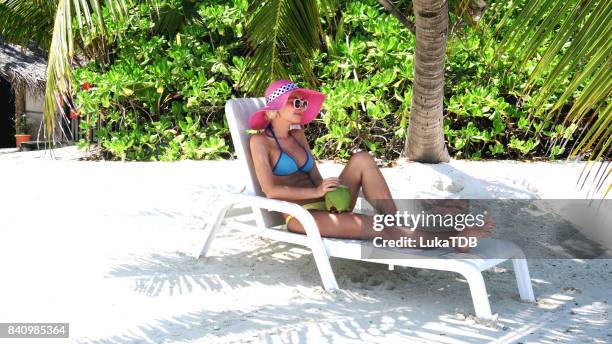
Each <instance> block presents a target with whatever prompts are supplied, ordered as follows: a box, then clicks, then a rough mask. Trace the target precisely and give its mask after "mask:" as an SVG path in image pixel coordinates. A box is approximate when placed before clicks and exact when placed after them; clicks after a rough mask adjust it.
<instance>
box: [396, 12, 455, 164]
mask: <svg viewBox="0 0 612 344" xmlns="http://www.w3.org/2000/svg"><path fill="white" fill-rule="evenodd" d="M412 4H413V8H414V15H415V19H416V47H415V52H414V83H413V87H412V105H411V107H410V123H409V126H408V137H407V139H406V145H405V147H404V155H405V156H406V157H407V158H408V159H410V160H415V161H420V162H428V163H438V162H447V161H448V160H449V156H448V151H447V150H446V145H445V144H444V130H443V113H442V110H443V104H444V56H445V54H446V34H447V29H448V2H447V1H446V0H413V1H412Z"/></svg>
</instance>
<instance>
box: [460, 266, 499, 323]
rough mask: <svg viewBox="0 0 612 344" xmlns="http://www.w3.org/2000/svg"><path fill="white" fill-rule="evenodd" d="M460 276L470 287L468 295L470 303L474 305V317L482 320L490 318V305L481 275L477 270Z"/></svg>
mask: <svg viewBox="0 0 612 344" xmlns="http://www.w3.org/2000/svg"><path fill="white" fill-rule="evenodd" d="M462 275H463V276H464V277H465V279H466V280H467V282H468V284H469V286H470V293H471V294H472V302H473V303H474V311H475V312H476V316H477V317H479V318H484V319H490V318H492V317H493V315H492V314H491V305H490V304H489V297H488V296H487V288H486V286H485V283H484V279H483V278H482V273H481V272H480V271H478V270H471V271H467V272H465V273H463V274H462Z"/></svg>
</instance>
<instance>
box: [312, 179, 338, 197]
mask: <svg viewBox="0 0 612 344" xmlns="http://www.w3.org/2000/svg"><path fill="white" fill-rule="evenodd" d="M339 184H340V178H337V177H330V178H325V179H323V181H322V182H321V184H320V185H319V186H317V197H323V196H325V194H326V193H327V192H329V191H333V190H335V189H336V187H337V186H338V185H339Z"/></svg>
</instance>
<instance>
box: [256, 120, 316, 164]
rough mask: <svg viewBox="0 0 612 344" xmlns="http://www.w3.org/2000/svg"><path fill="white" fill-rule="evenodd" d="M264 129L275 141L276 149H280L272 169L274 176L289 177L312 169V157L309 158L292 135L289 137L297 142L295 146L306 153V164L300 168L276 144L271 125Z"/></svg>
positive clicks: (306, 151)
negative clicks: (267, 130)
mask: <svg viewBox="0 0 612 344" xmlns="http://www.w3.org/2000/svg"><path fill="white" fill-rule="evenodd" d="M266 129H269V130H270V132H271V133H272V137H273V138H274V141H276V144H277V145H278V149H280V151H281V153H280V155H279V156H278V160H277V161H276V164H275V165H274V167H273V168H272V173H273V174H274V175H275V176H289V175H292V174H294V173H296V172H298V171H300V172H304V173H308V172H310V170H312V167H313V166H314V161H313V159H312V157H311V156H310V153H308V150H307V149H306V148H304V146H302V145H300V143H299V142H298V140H297V139H296V138H295V137H294V136H293V135H291V137H293V139H294V140H295V142H297V144H298V145H299V146H300V147H302V149H303V150H304V152H305V153H306V162H304V165H302V166H301V167H298V164H297V161H296V160H295V159H294V158H293V157H291V155H289V154H287V153H286V152H285V151H284V150H283V148H282V147H281V145H280V142H278V139H277V138H276V135H275V134H274V130H272V124H271V123H270V124H268V126H267V127H266Z"/></svg>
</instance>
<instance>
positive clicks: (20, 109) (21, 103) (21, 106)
mask: <svg viewBox="0 0 612 344" xmlns="http://www.w3.org/2000/svg"><path fill="white" fill-rule="evenodd" d="M14 90H15V130H17V131H18V130H19V128H20V127H21V114H22V113H24V112H25V91H26V89H25V87H15V88H14ZM18 134H22V133H18Z"/></svg>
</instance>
